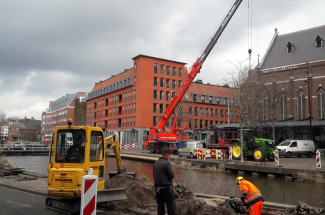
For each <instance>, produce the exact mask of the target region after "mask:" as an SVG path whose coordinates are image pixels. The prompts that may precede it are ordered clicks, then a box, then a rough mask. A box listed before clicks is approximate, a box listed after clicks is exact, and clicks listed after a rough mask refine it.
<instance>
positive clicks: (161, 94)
mask: <svg viewBox="0 0 325 215" xmlns="http://www.w3.org/2000/svg"><path fill="white" fill-rule="evenodd" d="M160 101H164V91H160Z"/></svg>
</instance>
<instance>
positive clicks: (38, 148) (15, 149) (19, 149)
mask: <svg viewBox="0 0 325 215" xmlns="http://www.w3.org/2000/svg"><path fill="white" fill-rule="evenodd" d="M49 149H50V146H49V145H21V146H14V145H9V146H0V151H2V152H10V153H37V152H38V153H41V152H48V151H49Z"/></svg>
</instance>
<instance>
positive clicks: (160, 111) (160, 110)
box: [159, 104, 164, 113]
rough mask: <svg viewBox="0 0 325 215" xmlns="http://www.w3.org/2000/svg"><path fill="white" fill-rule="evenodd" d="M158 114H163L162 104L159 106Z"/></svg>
mask: <svg viewBox="0 0 325 215" xmlns="http://www.w3.org/2000/svg"><path fill="white" fill-rule="evenodd" d="M159 113H164V104H160V105H159Z"/></svg>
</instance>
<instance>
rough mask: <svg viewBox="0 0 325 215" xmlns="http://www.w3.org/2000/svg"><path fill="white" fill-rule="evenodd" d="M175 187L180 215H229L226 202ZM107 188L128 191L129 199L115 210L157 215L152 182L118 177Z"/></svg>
mask: <svg viewBox="0 0 325 215" xmlns="http://www.w3.org/2000/svg"><path fill="white" fill-rule="evenodd" d="M173 185H174V190H175V197H176V203H177V209H178V212H179V214H198V215H200V214H202V215H203V214H225V215H227V214H229V212H228V210H227V209H226V204H225V202H224V201H210V202H207V201H205V200H203V199H198V198H196V197H195V195H194V192H193V191H191V190H188V189H187V188H185V187H184V186H182V185H180V184H173ZM106 188H110V189H114V188H125V189H126V195H127V197H128V199H127V200H123V201H117V202H115V203H114V208H115V210H117V211H120V212H124V213H128V214H137V215H138V214H149V215H150V214H157V204H156V192H155V188H154V185H153V183H152V182H147V181H145V180H143V179H137V178H134V177H132V176H127V175H117V176H115V177H113V178H112V179H110V180H109V181H107V183H106ZM166 211H167V210H166Z"/></svg>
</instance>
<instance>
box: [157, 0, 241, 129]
mask: <svg viewBox="0 0 325 215" xmlns="http://www.w3.org/2000/svg"><path fill="white" fill-rule="evenodd" d="M241 2H242V0H236V1H235V3H234V4H233V6H232V7H231V8H230V10H229V12H228V13H227V15H226V16H225V18H224V20H223V21H222V23H221V25H220V26H219V28H218V30H217V31H216V33H215V34H214V36H213V37H212V38H211V40H210V42H209V44H208V45H207V47H206V48H205V50H204V51H203V53H202V54H201V56H200V57H199V58H198V59H197V60H196V62H195V63H194V64H193V66H192V68H191V70H190V72H189V73H188V74H187V76H186V77H185V79H184V81H183V83H182V85H181V86H180V88H179V89H178V90H177V92H176V94H175V96H174V97H173V99H172V100H171V102H170V104H169V106H168V107H167V109H166V110H165V112H164V113H163V116H162V118H161V120H160V121H159V123H158V125H157V127H156V129H163V128H164V127H165V125H166V123H167V121H168V120H169V118H170V116H171V115H172V114H173V112H174V110H175V108H176V107H177V106H178V104H179V103H180V102H181V101H182V98H183V96H184V94H185V92H186V91H187V89H188V88H189V86H190V84H191V83H192V82H193V80H194V78H195V77H196V75H197V73H199V72H200V69H201V68H202V65H203V63H204V61H205V59H206V58H207V57H208V55H209V54H210V52H211V50H212V49H213V47H214V45H215V44H216V42H217V40H218V39H219V37H220V35H221V33H222V32H223V30H224V29H225V28H226V26H227V24H228V23H229V21H230V19H231V18H232V16H233V15H234V13H235V12H236V10H237V8H238V7H239V5H240V3H241Z"/></svg>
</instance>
